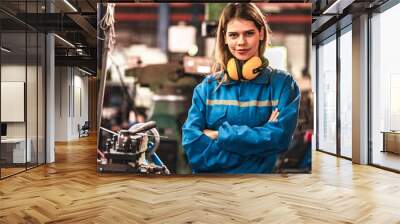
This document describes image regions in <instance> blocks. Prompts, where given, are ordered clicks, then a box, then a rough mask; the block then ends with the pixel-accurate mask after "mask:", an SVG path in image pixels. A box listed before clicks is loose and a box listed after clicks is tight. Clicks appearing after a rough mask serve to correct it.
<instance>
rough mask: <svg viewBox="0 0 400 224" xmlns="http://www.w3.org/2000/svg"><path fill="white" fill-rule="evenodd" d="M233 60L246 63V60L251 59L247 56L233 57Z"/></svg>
mask: <svg viewBox="0 0 400 224" xmlns="http://www.w3.org/2000/svg"><path fill="white" fill-rule="evenodd" d="M235 58H236V59H238V60H240V61H246V60H248V59H249V58H251V57H250V56H247V55H235Z"/></svg>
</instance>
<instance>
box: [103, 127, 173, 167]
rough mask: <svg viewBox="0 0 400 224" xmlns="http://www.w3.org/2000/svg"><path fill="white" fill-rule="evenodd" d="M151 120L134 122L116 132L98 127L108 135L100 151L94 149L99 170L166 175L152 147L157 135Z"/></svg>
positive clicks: (157, 139) (156, 145)
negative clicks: (130, 125) (134, 123)
mask: <svg viewBox="0 0 400 224" xmlns="http://www.w3.org/2000/svg"><path fill="white" fill-rule="evenodd" d="M155 127H156V123H155V122H154V121H150V122H146V123H138V124H136V125H133V126H132V127H131V128H129V130H121V131H119V132H118V133H116V132H113V131H111V130H108V129H105V128H103V127H100V129H101V130H102V131H104V132H106V133H107V134H108V135H109V137H108V138H107V139H106V143H105V147H104V149H103V150H98V167H97V168H98V170H99V171H100V172H107V171H108V172H133V173H142V174H170V171H169V170H168V168H167V166H165V165H164V163H163V162H162V161H161V160H160V158H159V157H158V156H157V154H156V150H157V148H158V146H159V145H160V135H159V133H158V131H157V129H156V128H155Z"/></svg>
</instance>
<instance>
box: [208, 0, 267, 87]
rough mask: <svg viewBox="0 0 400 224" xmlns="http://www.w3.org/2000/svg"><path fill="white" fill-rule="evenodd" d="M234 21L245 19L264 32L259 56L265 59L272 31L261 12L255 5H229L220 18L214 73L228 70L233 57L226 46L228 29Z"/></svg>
mask: <svg viewBox="0 0 400 224" xmlns="http://www.w3.org/2000/svg"><path fill="white" fill-rule="evenodd" d="M232 19H245V20H249V21H253V22H254V25H255V26H256V27H257V29H258V31H259V32H261V30H264V37H263V38H262V39H263V40H262V41H260V46H259V52H258V53H259V55H260V58H261V59H262V60H263V61H264V60H265V59H264V58H263V55H264V52H265V49H266V48H267V45H268V44H269V34H270V29H269V27H268V24H267V22H266V20H265V18H264V15H263V14H262V12H261V10H260V9H259V8H258V7H257V6H256V5H255V4H254V3H229V4H227V5H226V6H225V8H224V9H223V11H222V13H221V17H220V18H219V24H218V29H217V40H216V44H215V49H214V60H215V61H214V65H213V68H212V71H213V73H217V72H221V71H224V70H225V69H226V64H227V63H228V60H229V59H230V58H231V57H233V56H232V54H231V52H230V51H229V49H228V47H227V46H226V45H225V34H226V28H227V24H228V22H229V21H231V20H232ZM223 76H224V77H223V81H225V80H226V75H225V74H224V75H223Z"/></svg>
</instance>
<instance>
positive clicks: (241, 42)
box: [238, 35, 246, 45]
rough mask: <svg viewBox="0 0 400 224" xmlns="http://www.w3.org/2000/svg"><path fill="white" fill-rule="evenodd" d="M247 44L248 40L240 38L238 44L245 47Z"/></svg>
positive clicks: (241, 36)
mask: <svg viewBox="0 0 400 224" xmlns="http://www.w3.org/2000/svg"><path fill="white" fill-rule="evenodd" d="M245 43H246V38H245V37H244V36H243V35H240V36H239V40H238V44H239V45H244V44H245Z"/></svg>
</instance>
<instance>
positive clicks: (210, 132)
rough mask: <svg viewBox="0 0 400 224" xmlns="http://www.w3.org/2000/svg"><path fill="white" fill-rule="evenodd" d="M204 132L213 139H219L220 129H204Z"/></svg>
mask: <svg viewBox="0 0 400 224" xmlns="http://www.w3.org/2000/svg"><path fill="white" fill-rule="evenodd" d="M203 133H204V134H205V135H207V136H208V137H210V138H211V139H217V138H218V131H214V130H210V129H204V131H203Z"/></svg>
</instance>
